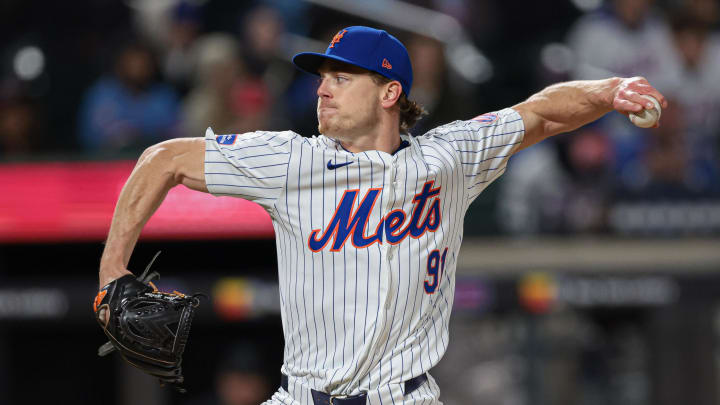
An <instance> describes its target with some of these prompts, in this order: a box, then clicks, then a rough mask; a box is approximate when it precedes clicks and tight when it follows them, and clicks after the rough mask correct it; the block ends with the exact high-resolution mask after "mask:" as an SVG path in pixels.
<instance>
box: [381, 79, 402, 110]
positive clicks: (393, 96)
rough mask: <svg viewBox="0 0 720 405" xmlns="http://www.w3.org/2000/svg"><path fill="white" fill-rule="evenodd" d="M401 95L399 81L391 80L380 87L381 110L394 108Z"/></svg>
mask: <svg viewBox="0 0 720 405" xmlns="http://www.w3.org/2000/svg"><path fill="white" fill-rule="evenodd" d="M401 93H402V85H401V84H400V82H399V81H397V80H393V81H391V82H389V83H386V84H385V85H383V86H382V98H381V104H382V106H383V108H390V107H392V106H394V105H395V104H396V103H397V101H398V100H399V99H400V94H401Z"/></svg>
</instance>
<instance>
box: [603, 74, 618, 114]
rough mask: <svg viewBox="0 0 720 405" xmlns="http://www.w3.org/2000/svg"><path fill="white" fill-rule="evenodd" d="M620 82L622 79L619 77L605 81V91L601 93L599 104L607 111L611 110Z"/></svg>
mask: <svg viewBox="0 0 720 405" xmlns="http://www.w3.org/2000/svg"><path fill="white" fill-rule="evenodd" d="M622 82H623V79H622V78H621V77H611V78H609V79H605V89H606V91H604V92H602V94H603V96H602V100H601V104H602V106H603V107H605V108H607V109H609V110H613V104H614V102H615V97H617V94H618V91H620V87H621V85H622Z"/></svg>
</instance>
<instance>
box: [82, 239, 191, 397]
mask: <svg viewBox="0 0 720 405" xmlns="http://www.w3.org/2000/svg"><path fill="white" fill-rule="evenodd" d="M158 254H159V252H158ZM156 257H157V255H155V258H156ZM155 258H153V260H152V261H151V262H150V264H149V265H148V267H147V268H146V269H145V272H143V274H142V275H141V276H140V277H139V278H135V276H133V275H127V276H123V277H121V278H119V279H117V280H114V281H112V282H111V283H109V284H108V285H106V286H104V287H103V288H102V289H100V292H98V295H97V297H96V298H95V303H94V305H93V309H94V310H95V318H96V319H97V320H98V322H99V323H100V326H101V327H102V328H103V331H104V332H105V334H106V335H107V336H108V337H109V338H110V341H109V342H107V343H105V344H104V345H102V346H100V348H99V349H98V355H100V356H106V355H107V354H109V353H111V352H113V351H114V350H117V351H118V352H120V355H121V356H122V358H123V359H124V360H125V361H127V362H128V363H130V364H131V365H133V366H135V367H137V368H139V369H140V370H142V371H144V372H146V373H148V374H150V375H152V376H154V377H157V378H158V379H159V380H160V384H161V385H165V384H170V385H172V386H174V387H175V388H176V389H177V390H178V391H180V392H185V390H184V389H183V388H182V387H180V384H181V383H182V382H183V376H182V369H181V367H180V363H181V362H182V354H183V351H184V350H185V345H186V344H187V340H188V336H189V334H190V325H191V323H192V319H193V315H194V313H195V308H197V306H198V304H199V303H200V301H199V297H200V296H202V294H195V295H192V296H187V295H185V294H182V293H179V292H177V291H174V292H172V293H165V292H161V291H158V289H157V288H156V287H155V285H154V284H153V283H152V281H151V280H153V279H155V278H158V277H159V274H158V273H157V272H152V273H149V274H148V272H149V270H150V266H151V265H152V262H153V261H155ZM103 310H104V311H108V315H109V316H108V317H107V323H106V321H105V317H104V316H103Z"/></svg>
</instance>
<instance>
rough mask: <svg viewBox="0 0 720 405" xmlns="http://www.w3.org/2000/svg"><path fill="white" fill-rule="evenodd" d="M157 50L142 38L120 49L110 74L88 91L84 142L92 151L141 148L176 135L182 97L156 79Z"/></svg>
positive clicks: (83, 116) (82, 115)
mask: <svg viewBox="0 0 720 405" xmlns="http://www.w3.org/2000/svg"><path fill="white" fill-rule="evenodd" d="M156 76H157V68H156V64H155V60H154V55H153V54H152V52H151V51H150V49H149V48H147V47H145V46H143V45H141V44H136V43H133V44H130V45H127V46H125V47H123V48H122V49H121V50H120V53H119V56H118V58H117V60H116V62H115V69H114V72H113V74H112V75H108V76H104V77H101V78H100V79H99V80H98V81H97V82H96V83H95V84H94V85H93V86H92V87H91V88H90V89H88V91H87V93H86V94H85V97H84V101H83V104H82V107H81V109H80V118H79V132H80V144H81V145H82V146H83V147H84V149H86V150H88V151H103V152H122V151H135V150H141V149H144V148H145V147H147V146H149V145H152V144H154V143H157V142H158V141H159V140H162V139H168V138H172V137H175V136H177V134H178V128H179V126H178V122H179V100H178V97H177V95H176V93H175V91H174V90H173V89H172V88H171V87H170V86H168V85H166V84H163V83H160V82H158V81H157V80H156Z"/></svg>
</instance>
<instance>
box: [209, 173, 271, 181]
mask: <svg viewBox="0 0 720 405" xmlns="http://www.w3.org/2000/svg"><path fill="white" fill-rule="evenodd" d="M205 174H215V175H218V176H233V177H247V178H248V179H256V180H263V179H277V178H280V177H285V175H284V174H281V175H278V176H262V177H256V176H249V175H247V174H241V173H222V172H205Z"/></svg>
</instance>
